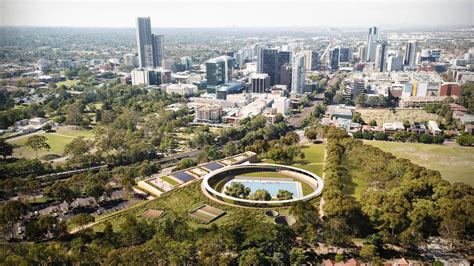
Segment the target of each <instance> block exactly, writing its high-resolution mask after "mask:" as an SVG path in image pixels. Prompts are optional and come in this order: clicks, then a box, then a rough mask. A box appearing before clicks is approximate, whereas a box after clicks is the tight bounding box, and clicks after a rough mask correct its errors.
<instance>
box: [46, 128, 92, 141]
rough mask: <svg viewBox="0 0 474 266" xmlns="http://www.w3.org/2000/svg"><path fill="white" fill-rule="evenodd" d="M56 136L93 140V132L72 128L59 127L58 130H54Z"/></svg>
mask: <svg viewBox="0 0 474 266" xmlns="http://www.w3.org/2000/svg"><path fill="white" fill-rule="evenodd" d="M54 133H57V134H61V135H66V136H71V137H84V138H93V137H94V132H93V131H92V130H85V129H80V128H78V129H76V128H74V127H70V126H67V127H59V129H58V130H56V132H54Z"/></svg>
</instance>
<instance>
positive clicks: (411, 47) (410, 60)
mask: <svg viewBox="0 0 474 266" xmlns="http://www.w3.org/2000/svg"><path fill="white" fill-rule="evenodd" d="M416 52H417V43H416V42H415V41H409V42H407V45H406V48H405V58H404V59H403V65H405V66H415V61H416Z"/></svg>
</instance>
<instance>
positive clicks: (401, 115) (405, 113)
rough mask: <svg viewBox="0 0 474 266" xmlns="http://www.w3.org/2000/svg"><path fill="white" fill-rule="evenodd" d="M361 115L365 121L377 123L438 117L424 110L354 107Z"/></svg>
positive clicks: (418, 120)
mask: <svg viewBox="0 0 474 266" xmlns="http://www.w3.org/2000/svg"><path fill="white" fill-rule="evenodd" d="M356 112H359V113H360V114H361V115H362V119H364V121H365V122H366V123H369V122H370V121H372V120H375V121H377V125H380V126H381V125H382V124H383V123H386V122H396V121H397V122H403V121H405V120H408V121H410V122H421V121H428V120H435V121H436V120H437V119H438V118H439V116H438V115H436V114H430V113H427V112H426V111H425V110H421V109H413V110H396V111H395V112H392V111H390V110H388V109H359V108H357V109H356Z"/></svg>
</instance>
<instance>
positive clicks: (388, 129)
mask: <svg viewBox="0 0 474 266" xmlns="http://www.w3.org/2000/svg"><path fill="white" fill-rule="evenodd" d="M382 127H383V132H385V133H387V134H393V133H396V132H400V131H405V126H404V125H403V123H402V122H391V123H383V126H382Z"/></svg>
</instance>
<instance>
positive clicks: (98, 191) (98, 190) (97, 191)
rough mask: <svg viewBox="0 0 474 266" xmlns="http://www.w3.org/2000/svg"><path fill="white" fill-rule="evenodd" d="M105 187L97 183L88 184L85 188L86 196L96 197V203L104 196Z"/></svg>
mask: <svg viewBox="0 0 474 266" xmlns="http://www.w3.org/2000/svg"><path fill="white" fill-rule="evenodd" d="M104 192H105V189H104V186H102V185H101V184H99V183H97V182H87V184H86V185H85V187H84V194H86V195H87V196H91V197H94V198H95V200H96V201H98V200H99V198H100V197H101V196H102V195H103V194H104Z"/></svg>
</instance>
